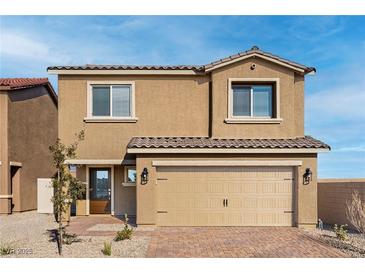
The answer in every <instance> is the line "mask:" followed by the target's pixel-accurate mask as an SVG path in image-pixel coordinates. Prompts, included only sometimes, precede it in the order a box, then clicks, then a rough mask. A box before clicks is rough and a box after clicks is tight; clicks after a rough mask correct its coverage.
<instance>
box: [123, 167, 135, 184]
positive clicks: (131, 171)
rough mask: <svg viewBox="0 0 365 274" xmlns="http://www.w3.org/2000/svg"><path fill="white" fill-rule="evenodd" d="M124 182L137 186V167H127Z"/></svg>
mask: <svg viewBox="0 0 365 274" xmlns="http://www.w3.org/2000/svg"><path fill="white" fill-rule="evenodd" d="M124 174H125V179H124V182H125V183H128V184H135V183H136V181H137V171H136V167H135V166H126V167H125V170H124Z"/></svg>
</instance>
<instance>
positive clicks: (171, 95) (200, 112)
mask: <svg viewBox="0 0 365 274" xmlns="http://www.w3.org/2000/svg"><path fill="white" fill-rule="evenodd" d="M253 63H255V64H256V68H255V69H254V70H252V69H251V66H252V64H253ZM130 73H131V74H130V75H126V74H123V75H122V74H121V75H117V74H116V73H114V72H113V74H112V73H111V74H109V75H108V74H107V73H106V72H105V71H104V72H103V74H100V75H97V74H96V71H93V73H92V74H87V73H85V72H82V74H81V73H80V74H77V71H75V72H74V74H72V73H71V72H70V71H67V74H62V75H59V85H58V86H59V137H60V138H61V140H62V141H64V142H65V143H70V142H72V141H73V138H74V134H75V133H77V132H78V131H80V130H81V129H85V140H84V141H83V142H82V143H81V144H80V147H79V149H78V159H84V160H90V161H91V162H92V161H93V160H94V161H95V163H96V162H98V161H99V160H104V159H105V160H107V159H109V160H122V159H131V160H134V159H136V168H137V185H136V187H134V188H133V187H124V186H122V184H121V183H120V181H121V178H123V176H124V175H123V172H124V171H123V166H122V165H115V164H113V165H114V171H115V172H114V178H113V179H114V183H115V185H114V210H115V214H117V215H119V214H124V213H128V214H133V213H134V212H136V215H137V223H138V224H139V225H156V214H157V213H156V195H157V193H156V184H155V180H156V168H155V167H152V161H154V160H192V159H194V160H207V159H208V160H209V159H210V160H214V159H215V160H229V159H236V160H237V159H240V160H257V159H259V160H269V161H273V160H278V159H279V160H295V161H302V165H301V166H299V167H295V170H296V176H297V180H296V190H295V193H294V199H295V201H296V205H297V208H296V209H295V214H296V222H295V223H296V225H299V226H314V225H315V224H316V222H317V198H316V197H317V181H316V180H317V179H316V174H317V154H316V153H301V154H298V153H294V154H293V153H291V154H283V153H276V154H260V155H259V154H234V155H233V154H209V155H208V154H179V155H176V154H175V155H174V154H137V155H135V154H128V153H126V149H127V148H126V147H127V144H128V142H129V141H130V139H131V138H132V137H133V136H209V137H214V138H294V137H302V136H304V76H303V74H300V73H298V72H295V71H294V70H292V69H290V68H288V67H284V66H280V65H278V64H276V63H273V62H270V61H267V60H263V59H261V58H257V57H256V58H249V59H245V60H242V61H239V62H236V63H233V64H230V65H227V66H224V67H221V68H218V69H216V70H213V71H212V72H209V73H206V74H203V75H199V74H198V75H161V74H156V75H151V74H150V75H141V74H139V75H136V74H133V72H130ZM230 78H256V79H259V78H265V79H279V81H278V85H279V86H278V87H277V88H278V89H279V90H280V104H279V110H280V121H278V122H275V123H270V122H269V123H267V122H266V123H261V122H257V123H242V122H241V123H227V121H225V120H226V119H227V118H228V92H229V91H228V90H229V88H228V82H229V79H230ZM88 81H93V82H94V81H105V82H108V81H114V82H117V81H121V82H123V81H129V82H130V81H132V82H134V85H135V113H136V118H137V119H136V121H133V122H131V121H129V122H122V121H119V122H118V121H116V122H112V121H105V122H100V121H99V122H98V123H96V122H90V121H85V120H84V118H85V117H87V107H88V106H87V104H88V97H87V89H88ZM144 167H147V168H148V170H149V172H150V173H149V176H150V178H149V183H147V184H146V185H141V184H140V181H139V180H140V177H139V176H140V174H141V172H142V170H143V168H144ZM79 168H80V170H83V173H84V175H80V176H81V177H80V178H86V175H85V173H86V168H85V165H83V166H80V167H79ZM305 168H310V169H311V170H312V172H313V180H312V182H311V183H310V184H307V185H304V184H303V178H302V175H303V173H304V171H305ZM81 173H82V172H81ZM135 188H136V189H135ZM131 203H132V204H133V205H131Z"/></svg>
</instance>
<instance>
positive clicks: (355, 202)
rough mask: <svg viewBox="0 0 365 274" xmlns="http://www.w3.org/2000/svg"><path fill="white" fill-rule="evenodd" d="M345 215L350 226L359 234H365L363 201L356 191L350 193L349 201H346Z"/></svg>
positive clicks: (364, 207) (364, 205) (364, 203)
mask: <svg viewBox="0 0 365 274" xmlns="http://www.w3.org/2000/svg"><path fill="white" fill-rule="evenodd" d="M346 215H347V218H348V219H349V221H350V222H351V224H352V225H353V226H354V227H355V228H356V230H357V231H359V232H360V233H365V201H362V200H361V197H360V194H359V192H358V191H356V190H355V191H354V192H353V193H352V197H351V200H347V201H346Z"/></svg>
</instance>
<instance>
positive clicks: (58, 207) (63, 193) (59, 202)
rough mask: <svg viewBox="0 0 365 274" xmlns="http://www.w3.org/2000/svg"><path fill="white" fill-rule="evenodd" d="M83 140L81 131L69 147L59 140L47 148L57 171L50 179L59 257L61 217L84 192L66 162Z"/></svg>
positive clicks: (60, 249)
mask: <svg viewBox="0 0 365 274" xmlns="http://www.w3.org/2000/svg"><path fill="white" fill-rule="evenodd" d="M83 139H84V131H83V130H82V131H80V133H79V134H77V135H76V141H75V142H74V143H72V144H71V145H68V146H66V145H64V144H63V143H62V142H61V140H60V139H57V141H56V142H55V143H54V144H53V145H52V146H50V147H49V150H50V152H51V153H52V157H53V164H54V166H55V167H56V170H57V174H56V176H55V177H54V178H53V179H52V186H53V188H54V190H55V193H54V196H53V198H52V202H53V206H54V209H55V211H56V214H57V222H58V250H59V254H60V255H61V254H62V244H63V234H64V231H63V225H62V221H63V216H65V214H66V212H67V211H68V209H69V207H70V205H71V203H72V201H75V200H76V199H77V198H80V196H81V195H82V194H83V193H84V192H85V186H84V185H83V183H82V182H80V181H79V180H77V179H76V178H75V177H73V176H72V175H71V173H70V171H69V169H68V165H67V163H66V160H67V159H73V158H75V157H76V150H77V147H78V144H79V142H80V141H82V140H83Z"/></svg>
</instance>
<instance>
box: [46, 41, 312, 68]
mask: <svg viewBox="0 0 365 274" xmlns="http://www.w3.org/2000/svg"><path fill="white" fill-rule="evenodd" d="M254 53H255V54H258V55H262V56H266V57H269V58H272V59H275V60H278V61H280V62H283V63H286V64H288V65H291V66H294V67H298V68H300V69H303V70H304V71H305V72H306V73H308V72H311V71H315V68H313V67H307V66H305V65H301V64H298V63H296V62H293V61H290V60H287V59H284V58H281V57H279V56H277V55H273V54H271V53H269V52H265V51H262V50H260V49H259V48H258V47H257V46H253V47H252V48H251V49H250V50H246V51H242V52H239V53H237V54H235V55H231V56H228V57H226V58H223V59H220V60H217V61H214V62H211V63H209V64H207V65H177V66H161V65H140V66H138V65H91V64H87V65H81V66H51V67H48V70H193V71H196V72H202V73H204V72H205V71H206V70H207V69H210V68H212V67H214V66H216V65H220V64H223V63H225V62H229V61H233V60H235V59H238V58H241V57H243V56H247V55H250V54H254Z"/></svg>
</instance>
